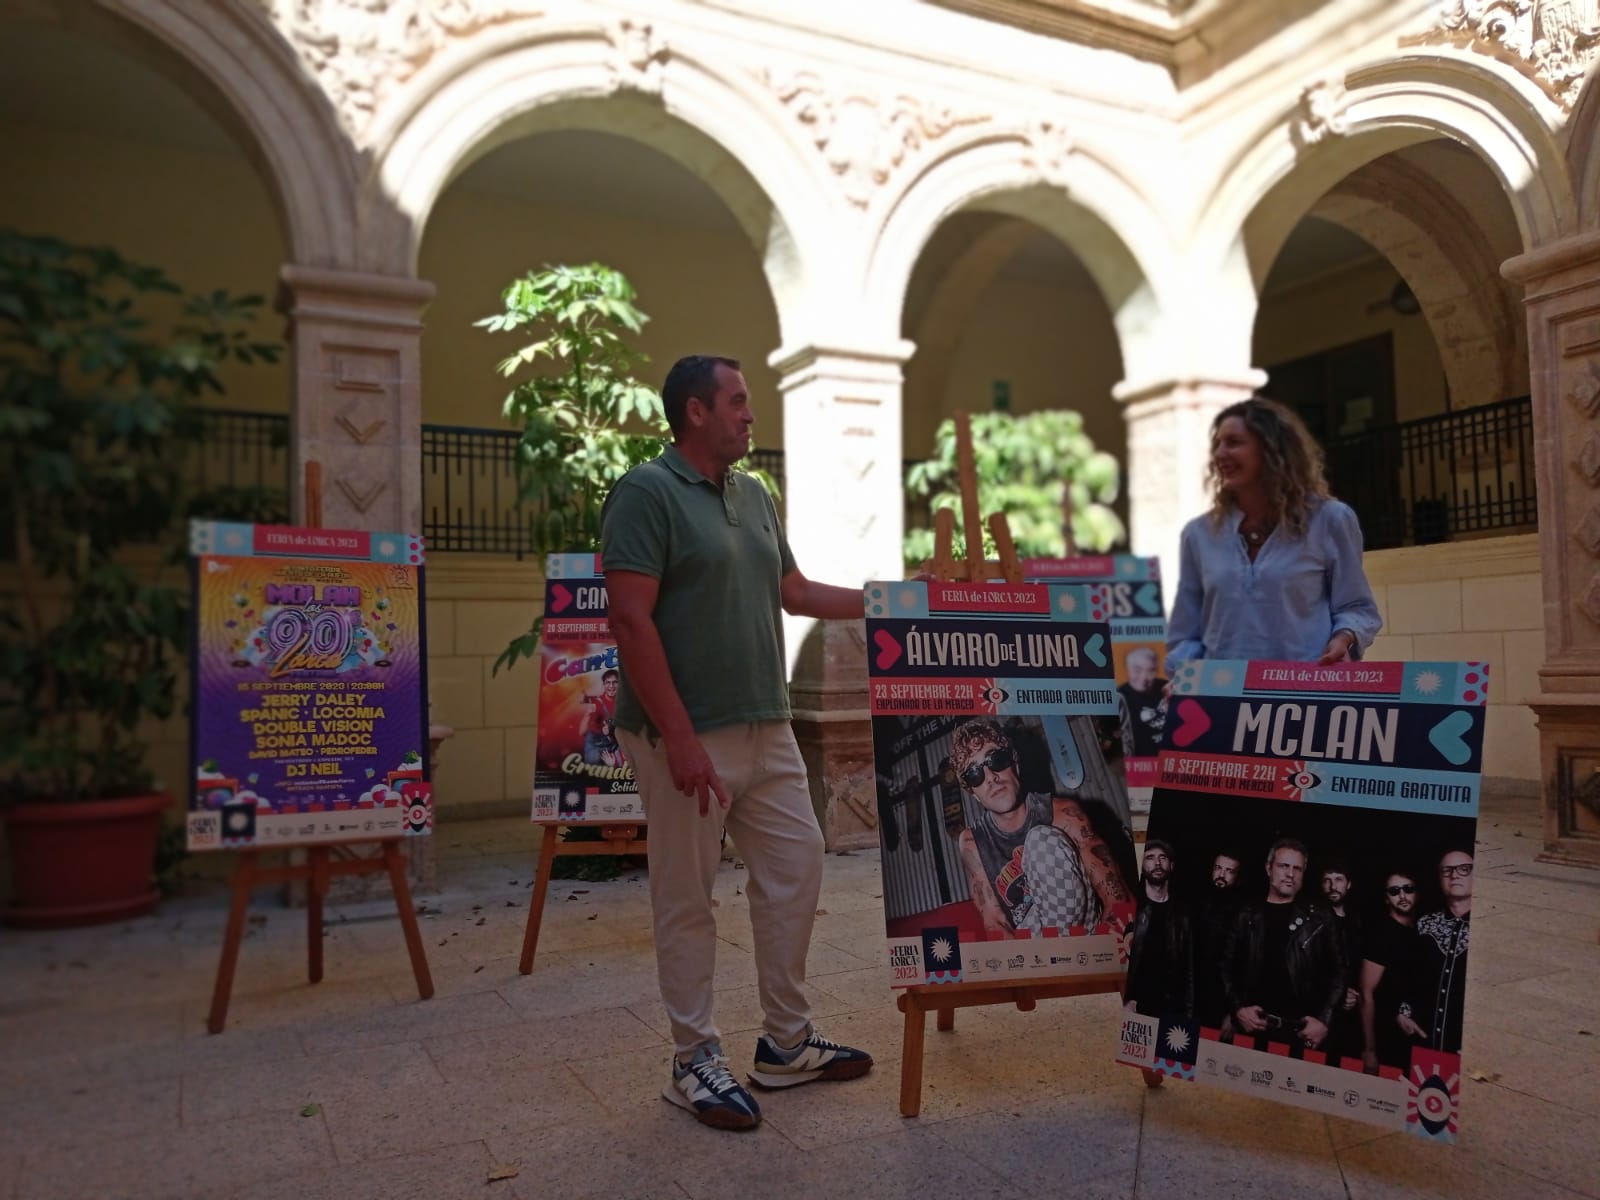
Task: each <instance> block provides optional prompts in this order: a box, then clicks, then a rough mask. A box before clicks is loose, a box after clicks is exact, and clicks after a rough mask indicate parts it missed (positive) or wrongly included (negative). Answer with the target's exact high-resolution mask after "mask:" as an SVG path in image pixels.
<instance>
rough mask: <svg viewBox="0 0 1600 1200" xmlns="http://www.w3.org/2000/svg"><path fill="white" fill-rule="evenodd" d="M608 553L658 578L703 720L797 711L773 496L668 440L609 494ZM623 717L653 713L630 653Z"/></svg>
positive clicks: (708, 723) (693, 716)
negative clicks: (700, 463) (701, 462)
mask: <svg viewBox="0 0 1600 1200" xmlns="http://www.w3.org/2000/svg"><path fill="white" fill-rule="evenodd" d="M600 555H601V564H602V566H603V567H604V569H605V571H606V573H607V574H610V573H611V572H612V571H637V572H639V574H641V575H649V576H651V577H652V578H653V579H657V580H659V581H660V583H661V590H660V592H659V593H658V594H657V597H656V608H655V613H654V617H655V623H656V629H657V630H659V631H660V633H661V644H662V646H663V647H665V649H666V652H667V666H668V667H669V668H670V669H671V671H672V682H673V683H674V684H676V685H677V688H678V695H679V696H680V697H682V699H683V705H684V707H685V708H686V709H688V711H689V720H690V721H691V722H693V724H694V727H695V729H697V730H701V731H704V730H708V729H716V728H718V727H719V726H723V725H736V724H740V723H743V722H746V721H787V720H788V719H789V684H788V668H787V664H786V663H785V661H784V652H783V622H782V612H783V604H782V599H781V597H780V595H779V584H780V583H781V581H782V579H783V577H784V576H785V575H787V574H788V573H789V572H790V571H792V570H794V555H793V554H792V553H791V552H790V550H789V542H788V540H787V539H786V538H785V537H784V536H783V526H781V525H780V524H779V523H778V510H777V509H776V508H775V507H774V506H773V503H772V497H771V496H770V495H768V494H767V490H766V489H765V488H764V487H762V486H761V484H760V483H759V482H757V481H756V480H755V479H753V478H751V477H750V476H749V475H742V474H739V473H737V472H733V471H730V472H729V473H728V478H727V482H726V483H725V484H724V485H723V486H722V487H721V488H719V487H717V485H716V484H715V483H713V482H712V481H711V480H709V479H707V478H706V477H705V476H704V475H702V474H701V473H700V472H699V471H697V470H696V469H695V468H694V467H692V466H690V465H689V463H688V461H687V460H686V459H685V458H684V457H683V455H681V454H680V453H678V449H677V447H675V446H671V445H669V446H668V447H667V448H666V449H665V450H664V451H662V453H661V457H660V458H657V459H654V460H652V461H651V462H648V463H645V464H644V465H643V466H639V467H635V468H634V469H633V470H631V471H629V472H628V473H627V474H626V475H624V476H623V477H622V479H621V480H619V481H618V483H617V485H616V487H614V488H612V489H611V495H609V496H607V497H606V503H605V509H604V513H603V516H602V521H601V531H600ZM620 665H621V668H622V687H621V689H620V691H619V694H618V696H617V724H618V726H620V727H621V728H623V729H627V730H629V731H631V732H634V733H638V732H640V731H642V730H643V729H644V728H645V726H646V724H647V718H646V717H645V713H644V709H643V708H642V707H641V706H640V704H639V700H638V696H637V695H636V694H635V692H634V690H633V686H632V681H631V680H630V679H629V678H628V660H627V658H626V657H624V658H623V659H622V662H621V664H620Z"/></svg>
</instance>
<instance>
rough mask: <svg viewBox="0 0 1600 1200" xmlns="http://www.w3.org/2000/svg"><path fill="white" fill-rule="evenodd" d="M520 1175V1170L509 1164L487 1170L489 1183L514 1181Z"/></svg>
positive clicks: (498, 1165) (500, 1164)
mask: <svg viewBox="0 0 1600 1200" xmlns="http://www.w3.org/2000/svg"><path fill="white" fill-rule="evenodd" d="M520 1173H521V1171H520V1169H519V1168H518V1167H516V1166H515V1165H513V1164H511V1163H499V1164H497V1165H495V1166H492V1167H490V1168H489V1179H488V1182H490V1183H498V1182H499V1181H500V1180H502V1179H515V1178H516V1177H517V1176H518V1175H519V1174H520Z"/></svg>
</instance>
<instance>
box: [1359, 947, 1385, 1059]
mask: <svg viewBox="0 0 1600 1200" xmlns="http://www.w3.org/2000/svg"><path fill="white" fill-rule="evenodd" d="M1383 972H1384V964H1383V963H1375V962H1373V961H1372V960H1371V959H1370V958H1364V959H1362V960H1361V1034H1362V1037H1363V1039H1364V1041H1363V1043H1362V1051H1361V1058H1362V1060H1363V1061H1364V1062H1365V1064H1366V1065H1367V1066H1368V1067H1376V1066H1377V1065H1378V985H1379V984H1380V983H1382V982H1383Z"/></svg>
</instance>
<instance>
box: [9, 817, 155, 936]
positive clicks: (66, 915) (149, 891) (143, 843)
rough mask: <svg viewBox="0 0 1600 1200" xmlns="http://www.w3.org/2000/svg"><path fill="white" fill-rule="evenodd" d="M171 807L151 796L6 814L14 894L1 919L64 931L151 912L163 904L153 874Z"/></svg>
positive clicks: (31, 926)
mask: <svg viewBox="0 0 1600 1200" xmlns="http://www.w3.org/2000/svg"><path fill="white" fill-rule="evenodd" d="M171 803H172V797H171V796H167V795H145V796H124V797H121V798H119V799H116V800H91V801H88V802H87V803H84V804H19V805H17V806H16V807H15V808H11V809H5V810H0V820H3V821H4V823H5V827H6V840H7V842H8V844H9V845H10V849H11V887H12V892H13V896H12V902H11V904H10V905H9V906H8V907H6V908H4V909H0V918H3V919H4V920H5V922H6V923H7V924H8V925H18V926H22V927H23V928H28V929H52V928H57V929H58V928H61V927H63V926H68V925H97V924H100V923H102V922H106V921H118V920H121V919H122V918H124V917H136V916H140V915H141V914H143V913H147V912H149V911H150V910H151V909H153V908H154V907H155V906H156V902H157V901H158V900H160V898H161V894H160V892H158V891H157V890H156V886H155V881H154V879H153V874H152V873H153V869H154V865H155V857H156V842H157V840H158V839H159V837H160V835H161V813H162V810H163V809H165V808H166V807H167V806H168V805H169V804H171Z"/></svg>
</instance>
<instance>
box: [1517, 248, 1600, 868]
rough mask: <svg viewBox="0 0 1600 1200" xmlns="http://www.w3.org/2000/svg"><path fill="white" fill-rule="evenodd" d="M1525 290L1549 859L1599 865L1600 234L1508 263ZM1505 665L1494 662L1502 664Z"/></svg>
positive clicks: (1536, 707) (1539, 708)
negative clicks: (1540, 595)
mask: <svg viewBox="0 0 1600 1200" xmlns="http://www.w3.org/2000/svg"><path fill="white" fill-rule="evenodd" d="M1502 271H1503V272H1504V274H1505V275H1506V277H1507V278H1508V279H1511V280H1512V281H1514V282H1516V283H1520V284H1522V285H1523V286H1524V288H1525V289H1526V297H1525V298H1526V303H1527V309H1528V365H1529V379H1530V382H1531V384H1532V389H1533V432H1534V460H1535V466H1536V468H1537V472H1538V475H1537V478H1538V487H1539V550H1540V557H1541V559H1542V560H1543V569H1544V589H1543V590H1544V639H1545V662H1544V666H1543V667H1542V668H1541V669H1540V671H1539V692H1540V694H1539V696H1538V697H1537V698H1535V699H1534V700H1533V702H1532V708H1533V711H1534V713H1535V714H1536V715H1537V717H1538V719H1539V754H1540V766H1541V771H1542V775H1543V788H1544V845H1545V849H1544V853H1543V854H1542V855H1540V857H1541V858H1544V859H1546V860H1547V861H1556V862H1567V863H1575V864H1579V865H1582V866H1591V867H1600V233H1584V234H1579V235H1577V236H1575V237H1570V238H1566V239H1564V240H1562V241H1560V242H1557V243H1554V244H1552V245H1549V246H1544V247H1541V248H1540V249H1538V250H1535V251H1532V252H1530V253H1528V254H1524V255H1521V256H1520V257H1518V258H1514V259H1512V260H1511V261H1510V262H1508V263H1506V264H1505V266H1504V267H1503V268H1502ZM1498 665H1499V664H1496V666H1498Z"/></svg>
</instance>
